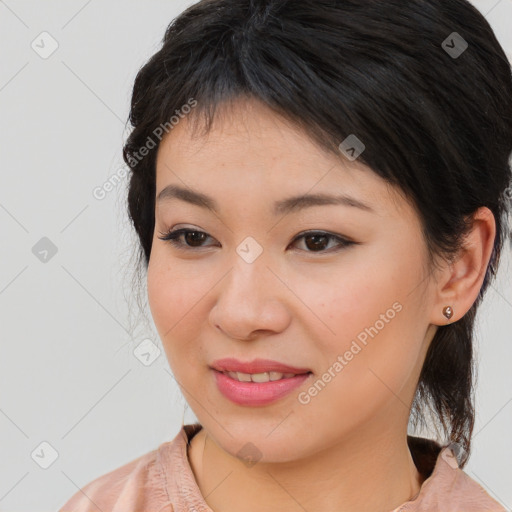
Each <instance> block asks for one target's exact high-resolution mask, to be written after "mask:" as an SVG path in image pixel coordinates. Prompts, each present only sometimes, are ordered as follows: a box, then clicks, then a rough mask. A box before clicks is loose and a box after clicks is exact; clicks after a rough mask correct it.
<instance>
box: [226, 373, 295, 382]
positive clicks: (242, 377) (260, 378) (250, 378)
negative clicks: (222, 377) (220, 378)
mask: <svg viewBox="0 0 512 512" xmlns="http://www.w3.org/2000/svg"><path fill="white" fill-rule="evenodd" d="M224 373H225V374H227V375H229V376H230V377H231V378H232V379H235V380H239V381H240V382H269V381H274V380H280V379H288V378H290V377H295V374H294V373H280V372H263V373H242V372H224Z"/></svg>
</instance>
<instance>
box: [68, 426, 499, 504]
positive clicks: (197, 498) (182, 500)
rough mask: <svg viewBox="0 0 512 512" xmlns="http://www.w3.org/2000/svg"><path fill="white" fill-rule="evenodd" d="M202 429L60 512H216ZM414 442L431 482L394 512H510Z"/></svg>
mask: <svg viewBox="0 0 512 512" xmlns="http://www.w3.org/2000/svg"><path fill="white" fill-rule="evenodd" d="M201 428H202V427H201V425H199V424H198V423H195V424H192V425H183V426H182V428H181V430H180V431H179V432H178V434H177V435H176V437H175V438H174V439H173V440H172V441H168V442H165V443H162V444H161V445H160V446H159V447H158V448H157V449H156V450H153V451H151V452H149V453H146V454H145V455H142V456H141V457H139V458H137V459H135V460H133V461H131V462H129V463H127V464H125V465H124V466H121V467H119V468H117V469H115V470H113V471H110V472H109V473H106V474H104V475H103V476H100V477H98V478H96V479H95V480H93V481H91V482H89V483H88V484H87V485H85V486H84V487H83V488H82V489H81V490H79V491H77V492H76V493H75V494H74V495H73V496H72V497H71V498H70V499H69V500H68V501H67V502H66V504H65V505H64V506H63V507H62V508H61V509H59V512H213V511H212V510H211V508H210V507H208V505H207V504H206V502H205V501H204V498H203V496H202V495H201V491H200V490H199V487H198V485H197V482H196V480H195V477H194V474H193V472H192V468H191V466H190V463H189V459H188V455H187V443H189V442H190V440H191V439H192V437H193V436H194V435H195V434H196V433H197V432H199V430H201ZM408 443H409V449H410V450H411V454H412V457H413V460H414V462H415V464H416V466H417V467H418V470H419V471H420V473H422V474H423V475H424V476H425V477H426V480H425V481H424V482H423V484H422V486H421V489H420V492H419V493H418V495H417V496H416V497H415V498H414V499H413V500H410V501H407V502H406V503H403V504H402V505H400V506H399V507H397V508H395V509H394V510H393V511H390V512H507V511H506V510H505V508H503V507H502V506H501V505H500V504H499V503H498V502H497V501H496V500H494V499H493V498H491V496H489V494H488V493H487V492H486V491H485V490H484V489H483V487H481V486H480V484H478V483H477V482H476V481H474V480H472V479H471V478H470V477H469V476H468V475H467V474H466V473H465V472H464V471H462V470H461V469H460V468H459V467H458V466H457V464H456V462H455V459H454V458H453V457H452V452H451V450H450V449H449V448H447V447H444V448H441V447H440V446H439V445H437V444H436V443H434V442H433V441H429V440H426V439H422V438H418V437H412V436H409V437H408Z"/></svg>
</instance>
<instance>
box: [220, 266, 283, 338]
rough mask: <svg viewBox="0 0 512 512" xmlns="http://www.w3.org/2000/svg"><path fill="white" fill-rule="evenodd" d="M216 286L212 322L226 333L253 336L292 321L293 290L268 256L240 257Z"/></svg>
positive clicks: (234, 336)
mask: <svg viewBox="0 0 512 512" xmlns="http://www.w3.org/2000/svg"><path fill="white" fill-rule="evenodd" d="M216 290H217V294H218V295H217V300H216V302H215V305H214V306H213V307H212V309H211V311H210V323H211V325H212V326H213V327H214V328H215V329H218V330H220V331H222V333H223V334H224V335H225V336H228V337H230V338H234V339H239V340H252V339H254V338H255V337H258V336H262V335H270V334H275V333H279V332H281V331H283V330H285V329H286V328H287V327H288V325H289V324H290V321H291V314H290V308H289V307H288V305H289V303H290V300H292V296H293V294H292V293H291V292H290V290H289V289H288V288H287V286H286V285H285V284H283V281H282V279H280V278H279V277H278V276H277V275H276V272H275V271H273V270H272V269H271V268H270V267H268V266H267V262H266V260H264V258H261V257H260V258H258V259H257V260H256V261H254V262H252V263H247V262H246V261H244V260H243V259H241V258H239V259H238V261H235V264H234V266H233V267H232V268H231V270H230V271H229V272H228V274H227V275H226V276H225V277H224V279H222V281H221V282H220V283H219V285H218V286H217V287H216Z"/></svg>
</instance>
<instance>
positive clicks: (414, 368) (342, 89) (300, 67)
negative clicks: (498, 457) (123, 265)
mask: <svg viewBox="0 0 512 512" xmlns="http://www.w3.org/2000/svg"><path fill="white" fill-rule="evenodd" d="M130 121H131V123H132V125H133V131H132V133H131V135H130V137H129V139H128V141H127V142H126V145H125V147H124V153H123V154H124V159H125V162H126V163H127V165H128V166H130V168H131V179H130V189H129V195H128V206H129V215H130V218H131V220H132V222H133V225H134V227H135V230H136V232H137V234H138V237H139V240H140V264H141V267H142V269H143V271H147V291H148V298H149V305H150V308H151V314H152V316H153V320H154V322H155V325H156V327H157V329H158V333H159V336H160V338H161V341H162V344H163V347H164V349H165V352H166V355H167V358H168V361H169V364H170V367H171V369H172V372H173V375H174V376H175V378H176V380H177V382H178V383H179V385H180V388H181V390H182V391H183V393H184V396H185V397H186V399H187V401H188V403H189V404H190V406H191V408H192V409H193V411H194V413H195V414H196V416H197V418H198V420H199V422H198V423H196V424H193V425H183V426H182V429H181V431H180V432H179V433H178V434H177V435H176V437H175V438H174V439H173V440H172V441H170V442H167V443H163V444H162V445H161V446H159V447H158V449H155V450H154V451H152V452H150V453H148V454H146V455H144V456H142V457H139V458H138V459H136V460H134V461H131V462H130V463H128V464H126V465H124V466H122V467H120V468H118V469H115V470H113V471H111V472H110V473H108V474H106V475H103V476H101V477H99V478H97V479H96V480H94V481H93V482H91V483H89V484H88V485H86V486H85V487H84V488H83V489H81V490H80V491H79V492H77V493H76V494H75V496H73V497H72V498H71V499H70V500H69V501H68V503H66V505H64V507H63V508H62V509H61V510H62V512H64V511H65V512H71V511H77V512H84V511H93V510H94V511H96V510H102V511H107V510H109V511H110V510H113V511H116V512H119V511H128V510H130V511H133V510H137V511H139V510H140V511H142V510H144V511H155V512H156V511H176V512H177V511H200V510H202V511H222V512H232V511H235V510H236V511H240V510H242V511H246V512H253V511H257V510H258V511H259V510H265V509H267V510H270V509H272V510H279V511H284V512H288V511H290V512H291V511H295V510H309V511H313V510H322V511H343V512H355V511H357V512H360V511H372V512H390V511H427V510H428V511H450V512H453V511H456V510H457V511H459V510H464V511H465V512H468V511H479V512H481V511H504V510H505V509H504V508H503V507H502V506H501V505H500V504H499V503H498V502H497V501H496V500H495V499H493V498H492V497H491V496H490V495H489V494H488V493H487V492H486V491H485V490H484V489H483V488H482V487H481V486H480V485H479V484H478V483H477V482H476V481H474V480H472V479H471V478H470V477H469V476H468V475H467V474H466V473H465V472H464V471H463V469H462V468H463V467H464V465H465V463H466V461H467V459H468V457H469V454H470V449H471V435H472V430H473V424H474V406H473V378H472V377H473V355H472V339H473V329H474V321H475V313H476V311H477V308H478V306H479V304H480V302H481V300H482V297H483V295H484V293H485V290H486V289H487V287H488V285H489V283H490V281H491V279H492V278H493V277H494V276H495V274H496V271H497V266H498V262H499V256H500V252H501V248H502V245H503V242H504V239H505V236H506V232H507V226H506V214H507V207H508V206H509V205H508V202H507V198H508V197H509V192H510V188H509V186H510V181H511V170H510V165H509V157H510V153H511V151H512V76H511V69H510V64H509V63H508V61H507V59H506V56H505V54H504V52H503V49H502V48H501V47H500V45H499V44H498V42H497V40H496V38H495V35H494V33H493V31H492V29H491V28H490V26H489V24H488V23H487V21H486V20H485V18H484V17H483V16H482V15H481V14H480V13H479V12H478V11H477V10H476V9H475V8H474V7H472V6H471V4H469V3H468V2H466V1H465V0H448V1H447V0H430V1H424V0H407V1H401V2H378V1H374V0H363V1H359V2H352V1H340V0H339V1H333V0H320V1H318V0H315V1H314V2H313V1H311V0H309V1H307V0H293V1H290V0H288V1H287V0H280V1H272V0H259V1H258V0H203V1H201V2H198V3H197V4H195V5H193V6H191V7H190V8H188V9H187V10H186V11H185V12H183V13H182V14H181V15H180V16H179V17H178V18H177V19H175V20H174V21H173V22H172V23H171V24H170V25H169V27H168V29H167V31H166V34H165V37H164V41H163V46H162V48H161V49H160V50H159V51H158V52H157V53H156V54H155V55H153V57H152V58H151V59H150V60H149V62H148V63H146V65H145V66H144V67H143V68H142V69H141V70H140V71H139V73H138V75H137V78H136V80H135V85H134V90H133V97H132V105H131V112H130ZM408 427H411V428H412V427H415V428H416V429H420V430H421V429H423V430H422V432H424V433H425V434H423V435H421V436H420V435H411V434H409V435H408V432H409V431H408ZM416 433H417V434H418V431H416Z"/></svg>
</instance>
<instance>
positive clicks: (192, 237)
mask: <svg viewBox="0 0 512 512" xmlns="http://www.w3.org/2000/svg"><path fill="white" fill-rule="evenodd" d="M160 234H161V235H162V236H161V237H160V236H159V237H158V238H159V239H160V240H164V241H165V242H169V243H171V244H172V245H173V246H175V247H177V248H178V249H182V250H184V251H188V250H193V248H195V247H204V246H203V245H201V242H204V240H205V239H207V238H212V237H211V236H210V235H208V234H207V233H205V232H204V231H199V230H197V229H188V228H181V229H176V230H175V231H168V232H167V233H161V232H160ZM182 236H184V240H185V242H186V243H184V242H183V241H182V240H181V237H182Z"/></svg>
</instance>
